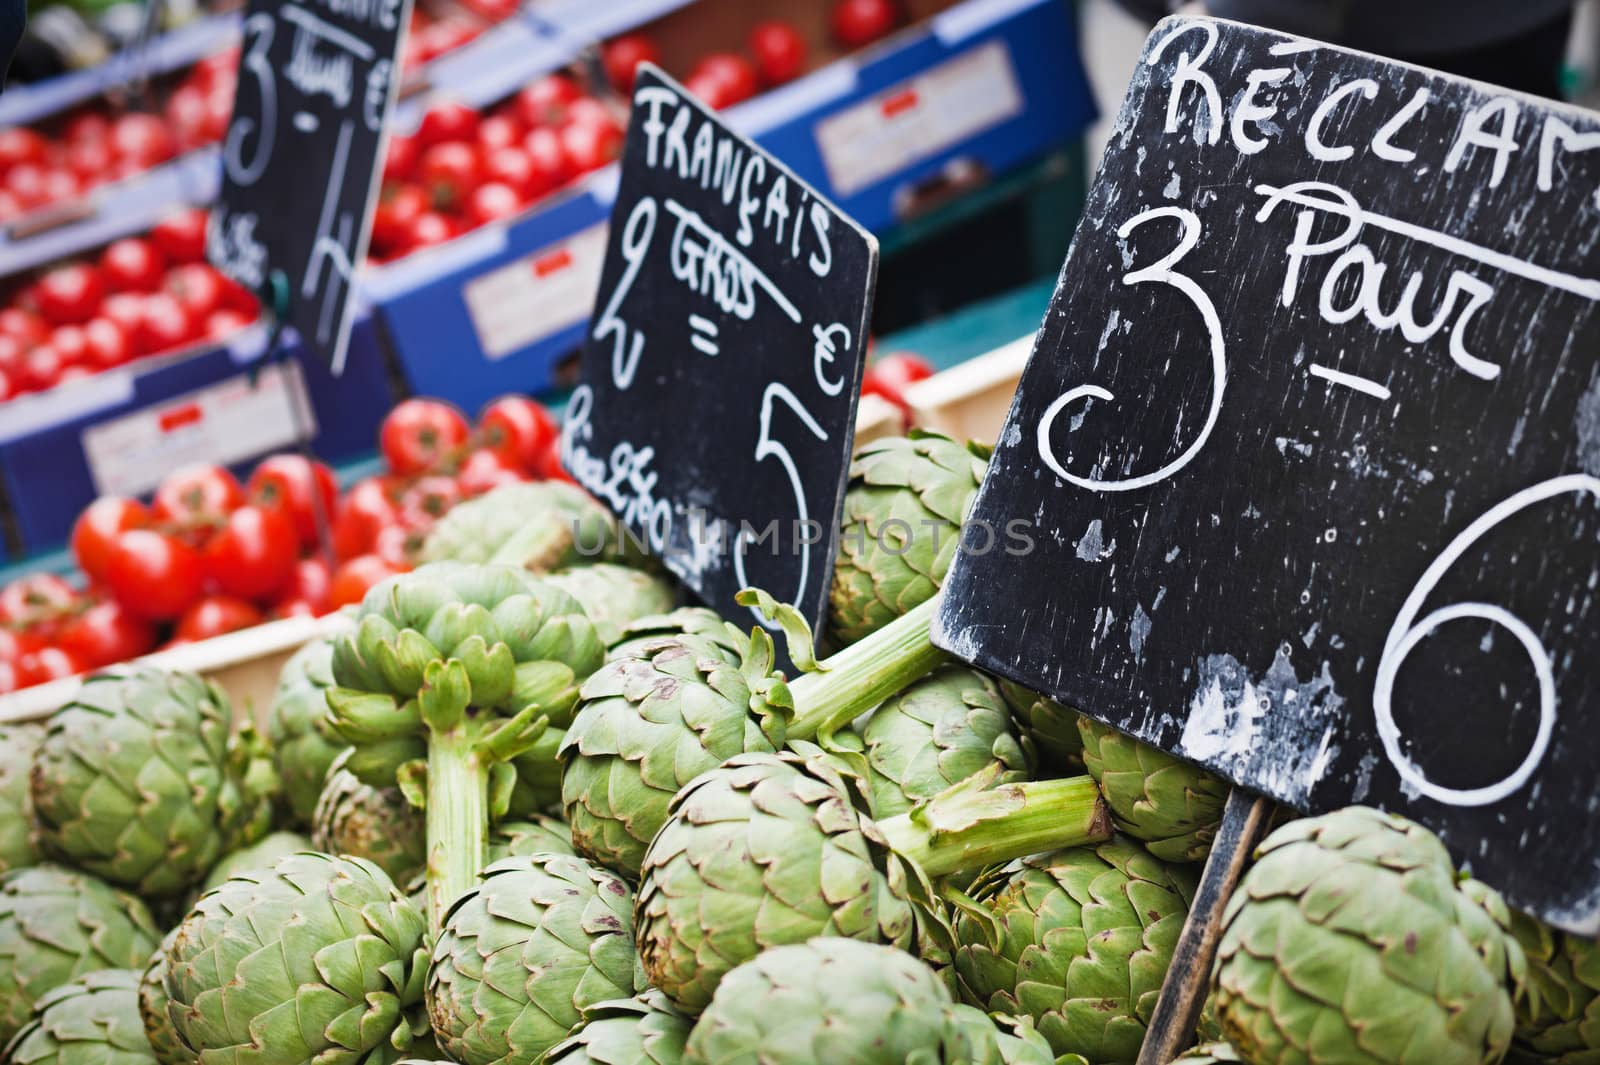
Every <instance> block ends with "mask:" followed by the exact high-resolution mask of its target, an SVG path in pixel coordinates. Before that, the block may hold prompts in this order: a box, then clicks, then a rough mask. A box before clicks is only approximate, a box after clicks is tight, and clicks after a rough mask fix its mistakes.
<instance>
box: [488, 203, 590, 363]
mask: <svg viewBox="0 0 1600 1065" xmlns="http://www.w3.org/2000/svg"><path fill="white" fill-rule="evenodd" d="M605 258H606V224H605V223H604V222H597V223H595V224H594V225H592V226H590V227H589V228H588V229H584V230H580V231H578V232H577V233H574V234H573V235H572V236H570V237H567V238H566V239H565V240H558V241H556V242H555V243H554V244H548V245H546V246H545V247H543V248H540V249H539V250H538V251H536V252H534V253H533V254H532V255H529V256H526V257H524V258H521V259H518V260H517V261H516V262H514V263H507V264H506V265H505V266H502V267H500V268H499V269H497V270H494V271H491V272H490V273H487V274H484V275H482V276H481V277H475V278H473V279H472V280H471V281H468V282H467V283H466V284H465V285H463V286H462V287H461V295H462V298H463V299H465V300H466V303H467V314H468V316H469V317H470V318H471V319H472V327H473V328H474V329H475V330H476V331H477V333H478V345H479V347H481V348H482V349H483V353H484V355H486V356H487V357H489V358H490V359H503V358H505V357H506V356H507V355H510V354H511V353H512V352H514V351H520V350H521V349H523V348H525V347H527V346H528V345H529V344H532V343H533V342H534V341H536V340H540V339H542V338H544V337H547V336H550V335H551V334H552V333H559V332H560V331H561V330H563V329H566V328H568V327H570V326H573V325H577V324H578V323H579V322H586V321H588V320H589V310H590V307H591V305H592V304H593V303H594V290H595V288H596V286H598V285H599V284H600V268H601V266H603V265H604V264H605Z"/></svg>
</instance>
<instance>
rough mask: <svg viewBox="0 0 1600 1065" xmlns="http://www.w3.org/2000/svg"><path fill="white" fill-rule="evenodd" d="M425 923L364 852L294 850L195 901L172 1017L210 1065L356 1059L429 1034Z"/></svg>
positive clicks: (182, 942) (177, 955)
mask: <svg viewBox="0 0 1600 1065" xmlns="http://www.w3.org/2000/svg"><path fill="white" fill-rule="evenodd" d="M426 931H427V928H426V922H425V920H424V919H423V916H422V914H421V913H419V912H418V911H417V910H416V908H415V907H413V906H412V905H411V904H410V903H409V902H407V901H406V900H405V899H404V898H402V897H401V896H400V893H399V892H398V891H396V890H395V887H394V884H393V882H391V881H390V879H389V878H388V876H386V875H385V874H384V872H383V870H381V869H379V868H378V867H377V866H376V865H373V864H372V863H370V862H367V861H363V860H362V859H360V858H335V857H332V856H330V855H326V854H311V853H305V854H292V855H290V856H289V857H287V858H284V859H282V860H281V861H279V862H278V864H277V865H275V866H273V867H272V868H271V869H270V870H266V871H263V872H256V873H245V874H241V875H240V876H236V877H234V878H233V879H232V880H229V881H227V882H226V883H224V884H223V885H222V886H221V887H219V888H217V889H216V890H215V891H212V892H210V893H209V894H207V895H205V896H204V897H203V898H201V899H200V901H199V902H197V903H196V904H195V907H194V909H193V910H192V911H190V913H189V916H187V917H185V918H184V920H183V923H182V924H180V925H179V926H178V929H177V932H176V934H175V936H174V937H173V941H172V946H171V948H170V949H169V951H168V952H167V972H166V980H165V986H166V991H167V998H168V1000H169V1001H168V1003H167V1014H168V1016H169V1017H170V1018H171V1020H172V1024H173V1027H174V1028H175V1029H177V1032H178V1036H179V1038H180V1039H181V1040H182V1041H183V1043H184V1044H185V1045H187V1046H189V1047H191V1048H192V1049H194V1050H195V1051H196V1053H197V1055H198V1059H199V1061H200V1063H201V1065H222V1063H224V1062H229V1063H231V1062H238V1061H241V1060H242V1061H248V1062H251V1063H253V1065H297V1063H303V1062H312V1061H315V1062H317V1063H318V1065H356V1063H360V1062H372V1063H379V1062H389V1061H393V1060H395V1059H397V1058H400V1057H403V1056H404V1051H405V1050H406V1049H407V1048H408V1047H409V1046H410V1045H411V1043H412V1040H413V1038H414V1037H415V1036H416V1035H417V1034H418V1033H419V1032H420V1031H422V1030H423V1026H422V1024H421V1021H420V1017H419V1016H418V1015H417V1014H418V1012H419V1011H418V1010H417V1006H418V1005H419V1004H420V1002H421V1000H422V983H423V980H424V976H425V973H426V967H427V950H426V945H425V935H426Z"/></svg>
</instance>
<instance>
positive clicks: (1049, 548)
mask: <svg viewBox="0 0 1600 1065" xmlns="http://www.w3.org/2000/svg"><path fill="white" fill-rule="evenodd" d="M1597 301H1600V116H1596V115H1593V114H1590V113H1587V112H1583V111H1580V110H1577V109H1575V108H1569V107H1565V106H1562V105H1557V104H1553V103H1550V102H1547V101H1541V100H1536V99H1534V98H1531V97H1527V96H1522V95H1517V94H1513V93H1510V92H1505V91H1501V90H1497V89H1495V88H1493V87H1491V86H1487V85H1482V84H1476V83H1471V82H1466V81H1462V80H1458V79H1454V78H1449V77H1445V76H1442V75H1438V74H1435V73H1432V72H1429V71H1425V70H1421V69H1418V68H1414V67H1410V66H1405V65H1402V64H1397V63H1391V62H1387V61H1384V60H1380V59H1377V58H1374V57H1372V56H1367V55H1362V54H1359V53H1354V52H1350V51H1346V50H1342V49H1338V48H1333V47H1328V46H1324V45H1319V44H1316V43H1314V42H1311V41H1306V40H1301V39H1297V38H1292V37H1286V36H1283V35H1279V34H1275V33H1270V32H1265V31H1261V30H1256V29H1253V28H1249V27H1245V26H1241V25H1237V24H1232V23H1226V22H1217V21H1212V20H1206V19H1183V18H1179V19H1172V20H1168V21H1166V22H1164V23H1162V24H1161V25H1159V26H1158V27H1157V28H1156V30H1155V32H1154V33H1153V34H1152V35H1151V37H1150V40H1149V42H1148V43H1147V45H1146V48H1145V52H1144V55H1143V59H1142V61H1141V62H1140V64H1139V68H1138V73H1137V74H1136V76H1135V78H1134V81H1133V84H1132V87H1131V89H1130V91H1129V94H1128V97H1127V100H1126V103H1125V104H1124V107H1123V110H1122V113H1121V116H1120V118H1119V120H1118V124H1117V127H1116V129H1115V130H1114V132H1113V134H1112V137H1111V139H1110V145H1109V147H1108V149H1107V151H1106V155H1105V159H1104V162H1103V163H1102V166H1101V170H1100V173H1099V176H1098V177H1097V179H1096V181H1095V184H1094V187H1093V189H1092V191H1091V193H1090V196H1089V200H1088V204H1087V206H1086V209H1085V212H1084V215H1083V220H1082V223H1081V224H1080V226H1079V229H1078V233H1077V236H1076V238H1075V240H1074V243H1073V246H1072V250H1071V251H1070V253H1069V255H1068V258H1067V262H1066V265H1065V267H1064V269H1063V271H1062V275H1061V281H1060V284H1059V286H1058V288H1057V291H1056V294H1055V297H1054V299H1053V301H1052V304H1051V307H1050V310H1049V312H1048V315H1047V317H1046V319H1045V321H1044V324H1043V327H1042V329H1041V331H1040V334H1039V338H1038V340H1037V342H1036V347H1035V349H1034V353H1033V356H1032V358H1031V360H1030V362H1029V365H1028V368H1027V371H1026V373H1025V375H1024V377H1023V380H1022V383H1021V386H1020V388H1019V390H1018V393H1017V396H1016V399H1015V401H1014V403H1013V406H1012V409H1011V412H1010V415H1009V417H1008V419H1007V423H1006V427H1005V430H1004V432H1003V434H1002V436H1001V440H1000V445H999V447H998V449H997V450H996V453H995V456H994V460H993V463H992V465H991V467H990V471H989V475H988V478H987V480H986V481H985V483H984V486H983V489H982V491H981V493H980V495H979V498H978V501H977V503H976V505H975V510H974V514H973V516H972V520H973V521H975V522H976V521H982V522H984V523H986V524H987V525H988V526H989V527H991V528H994V527H1001V526H1006V527H1008V528H1009V529H1012V530H1015V528H1016V527H1015V526H1014V525H1012V526H1008V525H1007V523H1013V522H1020V523H1021V525H1022V526H1023V527H1024V528H1025V530H1026V533H1027V535H1026V537H1025V540H1026V543H1025V544H1024V545H1023V546H1017V540H1018V538H1017V537H1015V536H1014V537H1013V544H1012V546H1011V547H1010V548H1009V549H1007V550H1000V549H996V550H992V551H989V552H986V553H982V554H980V553H978V552H976V551H973V552H968V553H966V554H963V555H962V556H961V557H960V558H958V560H957V562H956V564H955V566H954V568H953V570H952V573H951V576H950V579H949V582H948V584H947V591H946V594H945V597H944V600H943V603H942V606H941V612H940V614H939V617H938V619H937V621H936V624H935V642H937V643H939V644H940V645H941V646H943V647H946V648H948V649H949V650H951V651H953V652H955V653H956V654H958V655H960V656H961V657H963V658H966V659H968V660H969V661H973V662H976V663H977V664H979V665H981V666H983V667H985V668H988V669H992V670H994V671H996V672H999V673H1002V674H1005V675H1007V676H1010V677H1013V678H1015V679H1017V680H1020V681H1023V682H1026V683H1030V684H1033V685H1035V686H1036V687H1039V688H1041V689H1043V690H1045V691H1047V692H1049V693H1050V694H1052V695H1054V696H1056V697H1057V698H1059V699H1061V700H1063V701H1065V702H1068V703H1071V704H1073V705H1076V706H1078V707H1081V708H1082V709H1083V710H1084V711H1085V712H1087V713H1089V714H1091V715H1093V716H1095V717H1097V718H1100V719H1102V720H1104V721H1106V722H1108V723H1110V724H1112V725H1115V726H1117V727H1118V728H1121V729H1123V730H1125V731H1127V732H1130V733H1132V734H1134V735H1136V736H1139V737H1141V738H1143V739H1145V740H1147V741H1149V742H1151V743H1153V744H1156V745H1158V746H1160V747H1162V748H1164V749H1166V750H1169V751H1172V752H1174V753H1176V754H1178V755H1180V756H1182V757H1185V758H1188V759H1191V760H1193V761H1196V762H1199V763H1202V764H1204V765H1206V766H1208V767H1210V768H1212V769H1214V770H1216V771H1218V772H1220V773H1221V774H1223V775H1224V776H1226V777H1227V778H1229V779H1230V780H1232V781H1234V782H1236V783H1238V784H1241V785H1243V786H1245V787H1247V788H1249V789H1252V790H1255V791H1259V792H1262V793H1264V794H1267V795H1269V796H1272V797H1274V798H1276V799H1278V800H1281V801H1283V802H1286V803H1289V804H1292V805H1293V806H1296V807H1299V808H1302V809H1307V810H1324V809H1329V808H1333V807H1338V806H1343V805H1346V804H1350V803H1366V804H1370V805H1377V806H1381V807H1383V808H1386V809H1390V810H1395V811H1399V812H1403V813H1406V814H1407V815H1409V816H1412V817H1414V818H1416V819H1417V820H1419V821H1421V822H1423V823H1425V824H1427V825H1429V826H1430V827H1432V828H1433V829H1435V830H1436V831H1438V832H1439V833H1440V835H1441V836H1442V837H1443V839H1444V840H1445V842H1446V843H1447V844H1448V845H1449V846H1450V847H1451V848H1452V849H1453V851H1454V852H1455V853H1456V855H1457V857H1458V858H1459V859H1461V860H1463V861H1464V862H1466V863H1467V864H1469V865H1470V867H1471V869H1472V870H1473V872H1474V873H1475V874H1476V875H1478V876H1480V877H1482V878H1483V879H1485V880H1487V881H1488V882H1489V883H1491V884H1493V885H1495V886H1497V887H1499V888H1501V889H1502V890H1504V891H1505V892H1506V893H1507V894H1508V895H1509V896H1510V898H1511V899H1512V900H1513V901H1514V902H1516V903H1518V904H1520V905H1523V906H1525V907H1527V908H1529V909H1532V910H1535V911H1537V912H1539V913H1540V914H1541V915H1543V916H1544V917H1545V918H1547V919H1548V920H1551V921H1552V922H1554V923H1556V924H1558V925H1562V926H1564V927H1567V928H1570V929H1574V930H1579V931H1584V932H1589V933H1594V932H1597V931H1600V817H1597V816H1596V813H1597V807H1600V727H1597V719H1596V714H1597V709H1596V708H1597V707H1600V553H1597V551H1596V544H1597V537H1600V314H1597V307H1600V302H1597ZM973 539H978V538H976V537H974V538H973Z"/></svg>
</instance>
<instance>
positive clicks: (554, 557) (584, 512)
mask: <svg viewBox="0 0 1600 1065" xmlns="http://www.w3.org/2000/svg"><path fill="white" fill-rule="evenodd" d="M622 546H625V544H619V541H618V537H617V534H616V523H615V522H613V521H612V519H611V515H610V514H609V513H607V512H606V509H605V508H604V507H602V506H601V505H600V504H599V503H596V502H595V501H594V500H593V499H592V498H590V496H589V494H588V493H587V492H585V491H584V490H583V489H581V488H578V487H576V486H574V485H570V484H567V483H565V482H564V481H532V482H527V483H524V484H508V485H503V486H501V487H499V488H496V489H494V490H493V491H492V492H489V493H487V494H486V495H482V496H479V497H478V498H477V499H469V500H467V501H466V502H465V503H462V504H461V505H460V506H457V507H453V508H451V510H450V513H448V514H446V515H445V516H444V517H443V518H441V519H439V523H438V524H437V525H435V526H434V527H433V529H432V530H431V531H430V532H429V533H428V540H427V542H426V543H425V544H423V547H422V560H423V561H424V562H445V561H455V562H473V563H484V562H499V563H505V564H506V565H510V566H515V567H518V568H520V569H527V570H531V571H534V572H537V573H548V572H549V571H550V570H554V569H559V568H561V567H562V566H574V565H581V564H583V563H586V562H595V561H599V560H610V559H615V558H618V557H619V556H621V554H622V551H621V549H620V548H621V547H622ZM632 557H638V555H637V553H635V554H634V555H633V556H632Z"/></svg>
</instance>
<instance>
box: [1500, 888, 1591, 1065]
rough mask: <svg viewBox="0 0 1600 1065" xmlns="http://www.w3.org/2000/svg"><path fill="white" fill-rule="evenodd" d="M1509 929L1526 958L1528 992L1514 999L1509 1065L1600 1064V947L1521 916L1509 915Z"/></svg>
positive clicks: (1520, 914) (1533, 919)
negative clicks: (1538, 1064)
mask: <svg viewBox="0 0 1600 1065" xmlns="http://www.w3.org/2000/svg"><path fill="white" fill-rule="evenodd" d="M1511 930H1512V932H1513V933H1514V934H1515V936H1516V938H1517V942H1518V943H1519V944H1520V945H1521V947H1522V951H1523V953H1524V954H1525V955H1526V956H1527V959H1528V983H1529V985H1530V986H1531V990H1532V993H1531V994H1528V995H1524V996H1521V997H1520V998H1519V999H1518V1000H1517V1003H1516V1006H1517V1031H1516V1039H1515V1042H1514V1043H1513V1044H1512V1047H1511V1054H1510V1056H1509V1057H1508V1058H1507V1060H1508V1061H1511V1062H1515V1063H1518V1065H1521V1063H1524V1062H1526V1063H1532V1062H1549V1063H1551V1065H1600V944H1596V943H1595V942H1594V941H1593V940H1588V939H1581V938H1579V937H1577V936H1570V935H1567V934H1565V933H1563V932H1559V931H1556V930H1555V929H1553V928H1551V927H1550V926H1549V925H1547V924H1545V923H1544V922H1542V921H1539V920H1537V919H1535V918H1533V917H1530V916H1528V915H1527V914H1525V913H1520V912H1517V913H1513V914H1512V915H1511Z"/></svg>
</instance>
